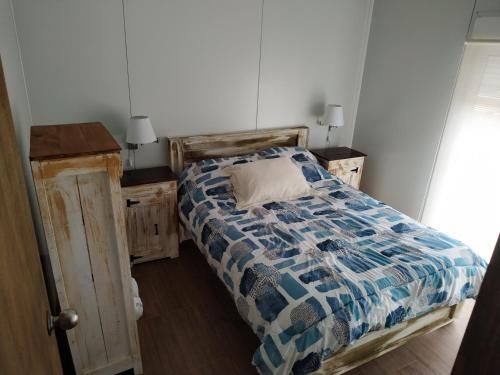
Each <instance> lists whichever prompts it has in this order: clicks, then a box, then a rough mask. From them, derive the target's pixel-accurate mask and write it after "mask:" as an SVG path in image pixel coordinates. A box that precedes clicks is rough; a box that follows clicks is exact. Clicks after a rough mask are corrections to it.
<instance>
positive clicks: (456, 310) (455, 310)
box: [450, 302, 464, 320]
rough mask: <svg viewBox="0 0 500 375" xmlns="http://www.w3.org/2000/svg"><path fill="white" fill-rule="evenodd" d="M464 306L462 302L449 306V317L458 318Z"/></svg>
mask: <svg viewBox="0 0 500 375" xmlns="http://www.w3.org/2000/svg"><path fill="white" fill-rule="evenodd" d="M463 307H464V302H460V303H457V304H456V305H453V306H451V308H450V319H453V320H457V319H459V318H460V312H461V311H462V308H463Z"/></svg>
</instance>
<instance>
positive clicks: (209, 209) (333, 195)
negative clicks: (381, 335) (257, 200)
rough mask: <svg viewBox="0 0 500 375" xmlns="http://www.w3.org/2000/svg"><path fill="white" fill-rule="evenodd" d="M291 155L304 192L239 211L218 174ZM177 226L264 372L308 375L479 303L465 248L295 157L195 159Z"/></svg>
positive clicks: (183, 181) (471, 258)
mask: <svg viewBox="0 0 500 375" xmlns="http://www.w3.org/2000/svg"><path fill="white" fill-rule="evenodd" d="M275 157H287V158H291V160H292V161H293V162H294V163H295V164H296V165H297V167H298V168H300V169H301V170H302V172H303V174H304V176H305V178H306V180H307V181H308V182H309V183H310V184H311V187H312V193H311V195H309V196H305V197H302V198H300V199H296V200H293V201H283V202H279V201H277V202H269V203H266V204H262V205H260V206H255V207H251V208H249V209H246V210H237V209H236V208H235V199H234V196H233V193H232V186H231V183H230V181H229V177H228V176H227V174H226V173H225V172H224V167H225V166H229V165H232V164H238V163H251V162H253V161H256V160H260V159H264V158H275ZM178 199H179V216H180V219H181V221H182V223H183V224H184V226H185V227H186V228H187V229H188V230H189V231H190V233H191V236H192V238H193V239H194V241H195V242H196V244H197V245H198V247H199V249H200V251H201V252H202V253H203V255H204V256H205V258H206V259H207V261H208V263H209V265H210V266H211V267H212V268H213V270H214V272H216V273H217V275H218V277H219V278H220V280H221V281H222V282H223V283H224V284H225V286H226V288H227V290H228V291H229V292H230V293H231V295H232V297H233V299H234V302H235V304H236V307H237V309H238V311H239V313H240V315H241V316H242V318H243V319H244V320H245V321H246V322H247V323H248V324H249V325H250V327H251V328H252V329H253V331H254V332H255V333H256V334H257V336H258V337H259V338H260V341H261V345H260V346H259V347H258V348H257V350H256V352H255V354H254V356H253V364H254V365H255V366H256V368H257V370H258V371H259V373H260V374H290V373H292V374H295V375H298V374H306V373H309V372H312V371H315V370H317V369H319V368H320V366H321V362H322V361H324V360H326V359H328V358H329V357H331V356H332V355H333V354H334V353H335V352H336V351H337V350H339V349H340V348H342V347H344V346H347V345H351V344H353V343H354V342H356V340H358V339H360V338H361V337H363V336H364V335H366V334H367V333H368V332H371V331H376V330H380V329H384V328H389V327H392V326H394V325H395V324H397V323H400V322H402V321H404V320H407V319H411V318H414V317H418V316H420V315H422V314H425V313H427V312H429V311H431V310H433V309H435V308H438V307H441V306H451V305H454V304H457V303H459V302H461V301H463V300H464V299H466V298H475V297H476V296H477V294H478V291H479V287H480V285H481V281H482V279H483V276H484V273H485V269H486V263H485V262H484V260H482V259H481V258H480V257H479V256H477V255H476V254H475V253H474V252H473V251H472V250H471V249H469V248H468V247H467V246H466V245H464V244H463V243H461V242H459V241H457V240H455V239H453V238H450V237H448V236H447V235H445V234H443V233H440V232H439V231H436V230H434V229H432V228H430V227H427V226H424V225H422V224H420V223H418V222H417V221H415V220H413V219H411V218H410V217H408V216H406V215H404V214H402V213H400V212H398V211H396V210H395V209H393V208H391V207H389V206H387V205H386V204H384V203H383V202H380V201H378V200H375V199H373V198H371V197H370V196H368V195H366V194H364V193H363V192H361V191H359V190H356V189H354V188H352V187H351V186H349V185H347V184H344V183H342V182H341V181H340V180H339V179H337V178H336V177H334V176H332V175H330V174H329V173H328V172H327V171H326V170H324V169H323V168H322V167H321V166H320V165H319V164H318V163H317V160H316V159H315V157H314V156H313V155H312V154H311V153H310V152H308V151H307V150H305V149H301V148H272V149H269V150H264V151H261V152H258V153H254V154H250V155H245V156H239V157H232V158H220V159H210V160H203V161H199V162H196V163H193V164H191V165H190V166H188V167H187V168H186V169H185V170H184V171H183V173H182V174H181V176H180V181H179V191H178Z"/></svg>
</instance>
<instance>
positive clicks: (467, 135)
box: [422, 43, 500, 260]
mask: <svg viewBox="0 0 500 375" xmlns="http://www.w3.org/2000/svg"><path fill="white" fill-rule="evenodd" d="M422 220H423V222H424V223H425V224H428V225H430V226H432V227H435V228H436V229H439V230H441V231H443V232H445V233H447V234H449V235H451V236H452V237H455V238H457V239H459V240H461V241H463V242H465V243H466V244H468V245H469V246H470V247H472V248H473V249H474V250H475V251H476V252H477V253H479V254H480V255H481V256H483V257H484V258H485V259H486V260H489V259H490V257H491V254H492V252H493V248H494V245H495V242H496V240H497V237H498V235H499V232H500V43H498V44H485V43H475V44H467V45H466V47H465V54H464V58H463V61H462V66H461V69H460V73H459V77H458V81H457V87H456V89H455V93H454V96H453V100H452V104H451V108H450V113H449V116H448V121H447V124H446V128H445V132H444V134H443V139H442V142H441V146H440V149H439V153H438V158H437V162H436V166H435V169H434V173H433V177H432V181H431V185H430V189H429V193H428V197H427V202H426V205H425V209H424V214H423V218H422Z"/></svg>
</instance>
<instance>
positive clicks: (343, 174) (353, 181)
mask: <svg viewBox="0 0 500 375" xmlns="http://www.w3.org/2000/svg"><path fill="white" fill-rule="evenodd" d="M364 160H365V158H364V157H360V158H352V159H342V160H333V161H330V163H329V165H328V171H329V172H330V173H331V174H333V175H335V176H337V177H338V178H340V179H341V180H342V181H343V182H345V183H346V184H349V185H351V186H352V187H354V188H356V189H359V185H360V183H361V174H362V172H363V163H364Z"/></svg>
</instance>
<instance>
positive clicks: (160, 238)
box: [123, 186, 178, 263]
mask: <svg viewBox="0 0 500 375" xmlns="http://www.w3.org/2000/svg"><path fill="white" fill-rule="evenodd" d="M147 189H149V192H148V191H147ZM123 191H124V193H123V197H124V202H125V206H126V207H125V209H126V220H127V238H128V244H129V253H130V255H131V256H132V257H133V259H134V263H141V262H145V261H148V260H154V259H160V258H165V257H171V258H174V257H177V256H178V237H177V195H176V192H175V190H173V191H172V190H168V189H166V188H165V187H147V188H146V187H143V186H138V187H133V188H124V189H123Z"/></svg>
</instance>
